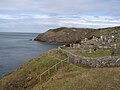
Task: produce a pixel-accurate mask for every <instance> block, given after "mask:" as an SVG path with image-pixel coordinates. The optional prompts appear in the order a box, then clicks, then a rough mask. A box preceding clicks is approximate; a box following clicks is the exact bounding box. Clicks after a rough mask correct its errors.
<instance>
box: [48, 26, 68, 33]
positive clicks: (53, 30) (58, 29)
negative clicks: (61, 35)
mask: <svg viewBox="0 0 120 90" xmlns="http://www.w3.org/2000/svg"><path fill="white" fill-rule="evenodd" d="M63 29H67V27H60V28H56V29H50V30H48V31H52V32H58V31H61V30H63Z"/></svg>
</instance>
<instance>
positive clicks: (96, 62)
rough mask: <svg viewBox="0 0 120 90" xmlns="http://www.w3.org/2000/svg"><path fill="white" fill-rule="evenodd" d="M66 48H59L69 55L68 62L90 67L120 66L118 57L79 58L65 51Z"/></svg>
mask: <svg viewBox="0 0 120 90" xmlns="http://www.w3.org/2000/svg"><path fill="white" fill-rule="evenodd" d="M64 48H65V47H63V46H62V47H58V50H60V51H61V52H62V53H65V54H67V56H68V61H69V62H72V63H78V64H80V63H81V64H85V65H89V66H90V67H110V66H120V57H117V56H105V57H97V58H89V57H82V56H77V55H75V54H73V53H71V52H68V51H67V50H64Z"/></svg>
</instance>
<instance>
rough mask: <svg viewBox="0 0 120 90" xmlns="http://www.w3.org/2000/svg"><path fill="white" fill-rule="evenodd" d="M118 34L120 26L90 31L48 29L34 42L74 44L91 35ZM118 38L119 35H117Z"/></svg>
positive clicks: (82, 29)
mask: <svg viewBox="0 0 120 90" xmlns="http://www.w3.org/2000/svg"><path fill="white" fill-rule="evenodd" d="M114 31H115V33H116V34H117V35H118V34H119V33H120V26H118V27H109V28H100V29H91V28H66V27H61V28H56V29H50V30H48V31H47V32H45V33H43V34H40V35H38V36H37V37H36V38H35V40H37V41H40V42H48V43H76V42H80V41H81V40H82V39H84V38H85V37H87V38H92V36H93V35H95V36H96V37H100V36H101V35H108V34H109V33H113V32H114ZM118 36H119V38H120V35H118Z"/></svg>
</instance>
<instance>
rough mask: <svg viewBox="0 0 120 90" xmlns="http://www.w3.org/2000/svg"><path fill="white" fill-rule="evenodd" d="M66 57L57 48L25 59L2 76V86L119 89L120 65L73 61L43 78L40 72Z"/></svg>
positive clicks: (16, 89) (14, 89) (17, 89)
mask: <svg viewBox="0 0 120 90" xmlns="http://www.w3.org/2000/svg"><path fill="white" fill-rule="evenodd" d="M57 58H58V59H65V58H66V55H65V54H62V53H61V52H59V51H57V50H56V49H55V50H52V51H48V52H47V53H44V54H43V55H41V56H40V57H37V58H34V59H32V60H30V61H29V62H27V63H25V64H24V65H23V66H22V67H21V68H20V69H18V70H17V71H14V72H13V73H11V74H10V75H8V76H5V77H4V78H2V79H1V80H0V90H119V89H120V67H109V68H106V67H105V68H90V67H87V66H84V65H81V64H79V65H76V64H72V63H68V64H66V65H65V66H64V67H62V68H61V69H58V71H57V72H56V73H54V74H52V75H51V76H50V77H49V78H47V79H46V80H45V81H44V82H40V80H39V75H40V74H41V73H42V72H44V71H45V70H47V69H48V68H50V67H51V66H53V65H54V64H56V63H57V62H59V60H58V59H57Z"/></svg>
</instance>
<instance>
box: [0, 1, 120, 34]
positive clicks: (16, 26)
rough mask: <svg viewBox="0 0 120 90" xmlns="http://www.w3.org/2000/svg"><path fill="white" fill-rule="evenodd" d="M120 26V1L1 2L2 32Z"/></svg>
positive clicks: (37, 31)
mask: <svg viewBox="0 0 120 90" xmlns="http://www.w3.org/2000/svg"><path fill="white" fill-rule="evenodd" d="M113 26H120V0H0V32H35V33H41V32H45V31H47V30H48V29H51V28H57V27H79V28H104V27H113Z"/></svg>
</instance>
